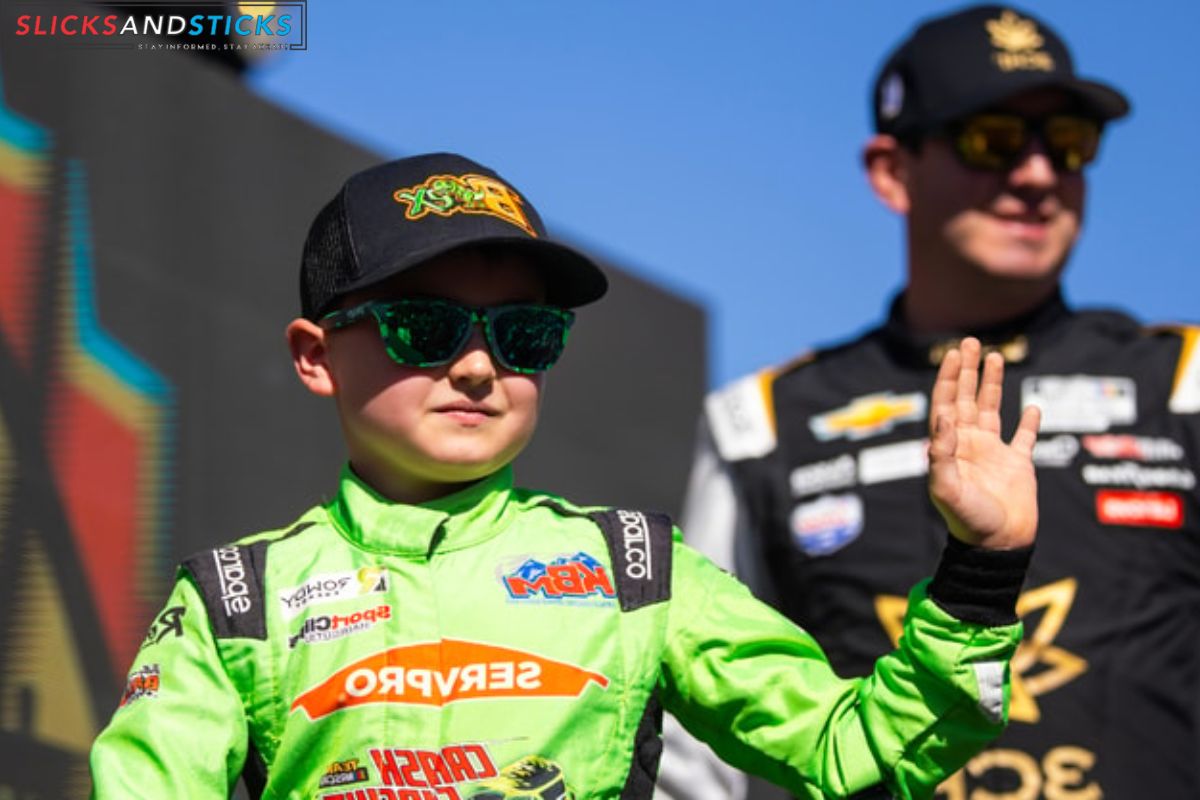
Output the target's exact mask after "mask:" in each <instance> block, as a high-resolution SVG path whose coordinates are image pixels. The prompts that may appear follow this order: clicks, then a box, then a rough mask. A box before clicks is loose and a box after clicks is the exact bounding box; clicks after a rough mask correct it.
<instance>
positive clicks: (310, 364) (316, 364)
mask: <svg viewBox="0 0 1200 800" xmlns="http://www.w3.org/2000/svg"><path fill="white" fill-rule="evenodd" d="M286 334H287V340H288V349H290V350H291V352H292V365H293V366H295V368H296V374H297V375H298V376H300V382H301V383H303V384H304V386H305V387H306V388H307V389H308V390H309V391H310V392H312V393H313V394H315V395H317V396H319V397H331V396H333V394H334V391H335V388H336V385H335V383H334V380H333V371H332V370H331V369H330V367H329V348H328V347H326V346H325V330H324V329H323V328H322V327H321V326H320V325H317V324H316V323H315V322H312V321H311V320H307V319H303V318H298V319H294V320H292V321H291V322H289V323H288V326H287V331H286Z"/></svg>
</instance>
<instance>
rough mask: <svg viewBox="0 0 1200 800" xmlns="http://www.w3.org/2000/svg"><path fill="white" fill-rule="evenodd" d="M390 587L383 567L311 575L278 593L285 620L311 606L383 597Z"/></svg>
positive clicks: (292, 617)
mask: <svg viewBox="0 0 1200 800" xmlns="http://www.w3.org/2000/svg"><path fill="white" fill-rule="evenodd" d="M387 588H388V574H387V570H386V569H384V568H383V567H362V568H361V569H356V570H348V571H346V572H330V573H326V574H323V575H312V576H310V577H309V578H308V579H307V580H305V581H304V583H302V584H300V585H299V586H292V587H289V588H287V589H284V590H283V591H281V592H280V593H279V606H280V609H281V611H282V612H283V618H284V619H294V618H295V617H297V616H298V615H299V614H300V613H301V612H302V611H304V609H306V608H308V607H309V606H316V605H321V604H323V603H332V602H334V601H335V600H348V599H351V598H354V597H362V596H363V595H369V594H382V593H384V592H386V591H387Z"/></svg>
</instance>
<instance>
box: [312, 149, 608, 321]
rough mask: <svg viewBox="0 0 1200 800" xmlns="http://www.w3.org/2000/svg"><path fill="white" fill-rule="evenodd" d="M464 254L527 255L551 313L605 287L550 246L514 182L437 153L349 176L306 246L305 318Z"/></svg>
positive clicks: (568, 254) (587, 262)
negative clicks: (474, 250)
mask: <svg viewBox="0 0 1200 800" xmlns="http://www.w3.org/2000/svg"><path fill="white" fill-rule="evenodd" d="M468 246H477V247H487V248H493V247H494V248H503V249H506V250H513V251H519V252H521V253H523V254H524V255H526V256H527V257H528V258H529V259H530V260H531V261H532V262H533V263H534V264H536V265H537V267H538V269H539V270H540V272H541V274H542V276H543V278H544V280H545V281H546V286H547V298H546V299H547V301H548V302H550V303H553V304H555V305H560V306H563V307H567V308H571V307H575V306H581V305H583V304H585V303H590V302H592V301H594V300H599V299H600V298H601V297H602V296H603V295H604V293H605V291H607V289H608V281H607V280H606V279H605V277H604V273H602V272H601V271H600V268H599V267H597V266H596V265H595V264H594V263H593V262H592V261H591V259H589V258H587V257H586V256H584V255H583V254H581V253H579V252H577V251H576V250H574V249H572V248H570V247H567V246H566V245H564V244H560V243H557V242H553V241H551V240H549V239H547V238H546V227H545V225H543V223H542V218H541V217H540V216H539V215H538V213H537V210H536V209H535V208H534V207H533V205H532V204H531V203H529V202H528V201H527V200H526V199H525V198H524V197H523V196H522V195H521V194H520V193H518V192H517V190H516V189H514V188H513V187H512V185H511V184H509V183H508V182H507V181H505V180H504V179H503V178H501V177H500V176H499V175H497V174H496V173H495V172H493V171H492V170H490V169H488V168H487V167H484V166H481V165H479V164H477V163H475V162H474V161H471V160H470V159H468V158H464V157H462V156H459V155H454V154H452V153H432V154H429V155H421V156H413V157H411V158H402V159H400V160H398V161H389V162H387V163H386V164H380V165H378V166H376V167H372V168H370V169H367V170H364V171H362V172H359V173H356V174H354V175H351V176H350V178H349V179H348V180H347V181H346V183H345V184H343V186H342V188H341V191H339V192H338V193H337V195H336V196H335V197H334V198H333V199H332V200H331V201H329V203H327V204H326V205H325V207H324V208H322V209H321V211H320V212H319V213H318V214H317V218H316V219H315V220H313V223H312V226H311V227H310V228H309V231H308V238H307V240H306V241H305V242H304V255H303V258H302V261H301V266H300V307H301V313H302V314H303V315H304V316H305V317H306V318H308V319H310V320H314V321H315V320H316V319H318V318H319V317H320V316H321V315H322V314H323V313H325V312H326V311H328V310H330V306H331V305H332V303H333V301H334V300H336V299H337V298H339V297H341V296H342V295H344V294H347V293H348V292H352V291H355V290H358V289H364V288H366V287H368V286H372V285H374V284H376V283H379V282H380V281H383V280H385V279H387V278H390V277H391V276H393V275H396V274H399V273H401V272H404V271H405V270H408V269H412V268H413V267H415V266H417V265H419V264H422V263H424V262H426V261H428V260H430V259H432V258H434V257H436V256H439V255H442V254H443V253H447V252H449V251H451V250H456V249H458V248H461V247H468Z"/></svg>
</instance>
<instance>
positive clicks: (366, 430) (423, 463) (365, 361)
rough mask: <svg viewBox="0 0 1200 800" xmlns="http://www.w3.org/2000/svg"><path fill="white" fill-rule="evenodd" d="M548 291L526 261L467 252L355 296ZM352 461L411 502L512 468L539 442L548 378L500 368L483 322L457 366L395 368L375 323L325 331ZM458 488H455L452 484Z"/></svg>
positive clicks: (494, 297) (535, 296)
mask: <svg viewBox="0 0 1200 800" xmlns="http://www.w3.org/2000/svg"><path fill="white" fill-rule="evenodd" d="M544 295H545V289H544V286H543V283H542V280H541V278H540V277H539V275H538V273H537V271H536V269H535V268H534V267H533V266H532V265H531V264H529V263H528V262H526V261H525V260H523V259H521V258H520V257H518V256H513V255H509V254H494V255H485V254H482V253H480V252H479V251H474V250H466V251H461V252H457V253H450V254H447V255H445V256H441V257H439V258H436V259H434V260H432V261H430V262H428V263H426V264H424V265H422V266H420V267H418V268H417V269H415V270H413V271H411V272H408V273H404V274H402V275H399V276H397V277H396V278H393V279H392V280H390V281H387V282H385V283H383V284H381V285H380V286H378V287H373V288H372V289H370V290H369V291H365V292H361V293H357V294H354V295H353V296H351V297H349V298H347V300H346V303H345V304H344V305H345V306H347V307H348V306H351V305H356V304H358V303H360V302H363V301H366V300H371V299H396V298H400V297H438V298H444V299H447V300H453V301H457V302H459V303H462V304H464V305H467V306H473V307H483V306H493V305H503V304H507V303H522V302H538V301H540V300H542V299H543V297H544ZM326 342H327V346H328V351H329V365H330V371H331V373H332V377H333V382H334V386H335V389H334V396H335V398H336V402H337V407H338V412H339V416H340V418H341V423H342V428H343V431H344V434H345V438H346V443H347V446H348V449H349V453H350V463H351V464H352V466H353V467H354V469H355V471H356V472H357V473H358V475H359V476H360V477H362V478H363V479H364V480H366V481H367V482H368V483H369V484H371V485H372V486H373V487H374V488H375V489H377V490H378V491H381V492H383V493H384V494H388V495H391V496H393V497H394V499H408V498H411V497H421V496H438V495H439V494H444V493H445V490H446V488H447V486H448V485H453V484H465V483H469V482H471V481H475V480H478V479H479V478H482V477H485V476H487V475H489V474H491V473H493V472H495V471H496V470H498V469H500V468H501V467H503V466H504V465H506V464H508V463H509V462H511V461H512V460H513V459H514V458H516V456H517V454H518V453H520V451H521V450H522V448H524V447H525V445H526V444H527V443H528V442H529V439H530V437H532V436H533V431H534V428H535V427H536V425H537V415H538V405H539V400H540V396H541V389H542V383H543V381H544V374H537V375H525V374H518V373H515V372H510V371H509V370H506V369H505V368H503V367H502V366H500V365H499V364H498V363H497V362H496V360H495V357H494V356H493V355H492V354H491V352H490V351H489V350H488V346H487V342H486V340H485V338H484V334H483V331H482V330H481V328H480V326H479V325H476V326H475V328H474V330H473V331H472V334H471V339H470V341H468V343H467V345H466V347H465V348H464V349H463V351H462V352H461V353H460V354H458V355H457V356H456V357H455V358H454V359H453V360H452V361H451V362H450V363H449V364H446V365H444V366H440V367H430V368H417V367H406V366H402V365H400V364H397V363H395V362H394V361H393V360H392V359H391V358H390V357H389V356H388V354H387V352H386V351H385V349H384V345H383V342H382V340H381V339H380V336H379V330H378V327H377V325H376V324H375V322H374V320H373V319H372V320H364V321H362V322H359V323H357V324H355V325H352V326H350V327H347V328H344V329H341V330H338V331H334V332H330V333H327V335H326ZM451 488H453V487H451Z"/></svg>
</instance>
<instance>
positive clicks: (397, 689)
mask: <svg viewBox="0 0 1200 800" xmlns="http://www.w3.org/2000/svg"><path fill="white" fill-rule="evenodd" d="M589 683H596V684H597V685H599V686H600V688H601V689H604V688H607V687H608V678H606V677H605V676H603V675H601V674H600V673H598V672H591V671H589V670H586V669H582V668H581V667H577V666H575V665H573V664H567V663H565V662H562V661H554V660H551V659H548V658H543V657H542V656H539V655H536V654H534V653H526V652H523V651H521V650H513V649H510V648H507V647H496V646H494V645H489V644H481V643H479V642H465V641H459V640H455V639H443V640H442V641H440V642H426V643H423V644H412V645H405V646H403V647H393V648H391V649H390V650H384V651H382V652H379V653H375V654H374V655H370V656H367V657H366V658H363V659H361V660H359V661H357V662H355V663H354V664H351V665H349V666H348V667H343V668H342V669H340V670H338V671H337V672H335V673H334V674H333V675H330V676H329V677H328V678H326V679H325V680H324V681H322V682H321V683H319V684H317V685H316V686H314V687H313V688H311V689H309V690H308V691H306V692H304V694H302V695H300V696H299V697H297V698H296V700H295V702H293V703H292V711H295V710H296V709H297V708H299V709H303V710H304V713H305V714H307V715H308V717H309V719H314V720H315V719H319V718H321V717H324V716H326V715H327V714H331V713H333V712H335V711H340V710H342V709H344V708H350V707H352V706H360V705H367V704H372V703H404V704H408V705H426V706H444V705H448V704H450V703H457V702H459V701H461V700H480V699H491V698H503V697H578V696H579V695H580V694H582V693H583V690H584V689H586V688H587V685H588V684H589Z"/></svg>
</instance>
